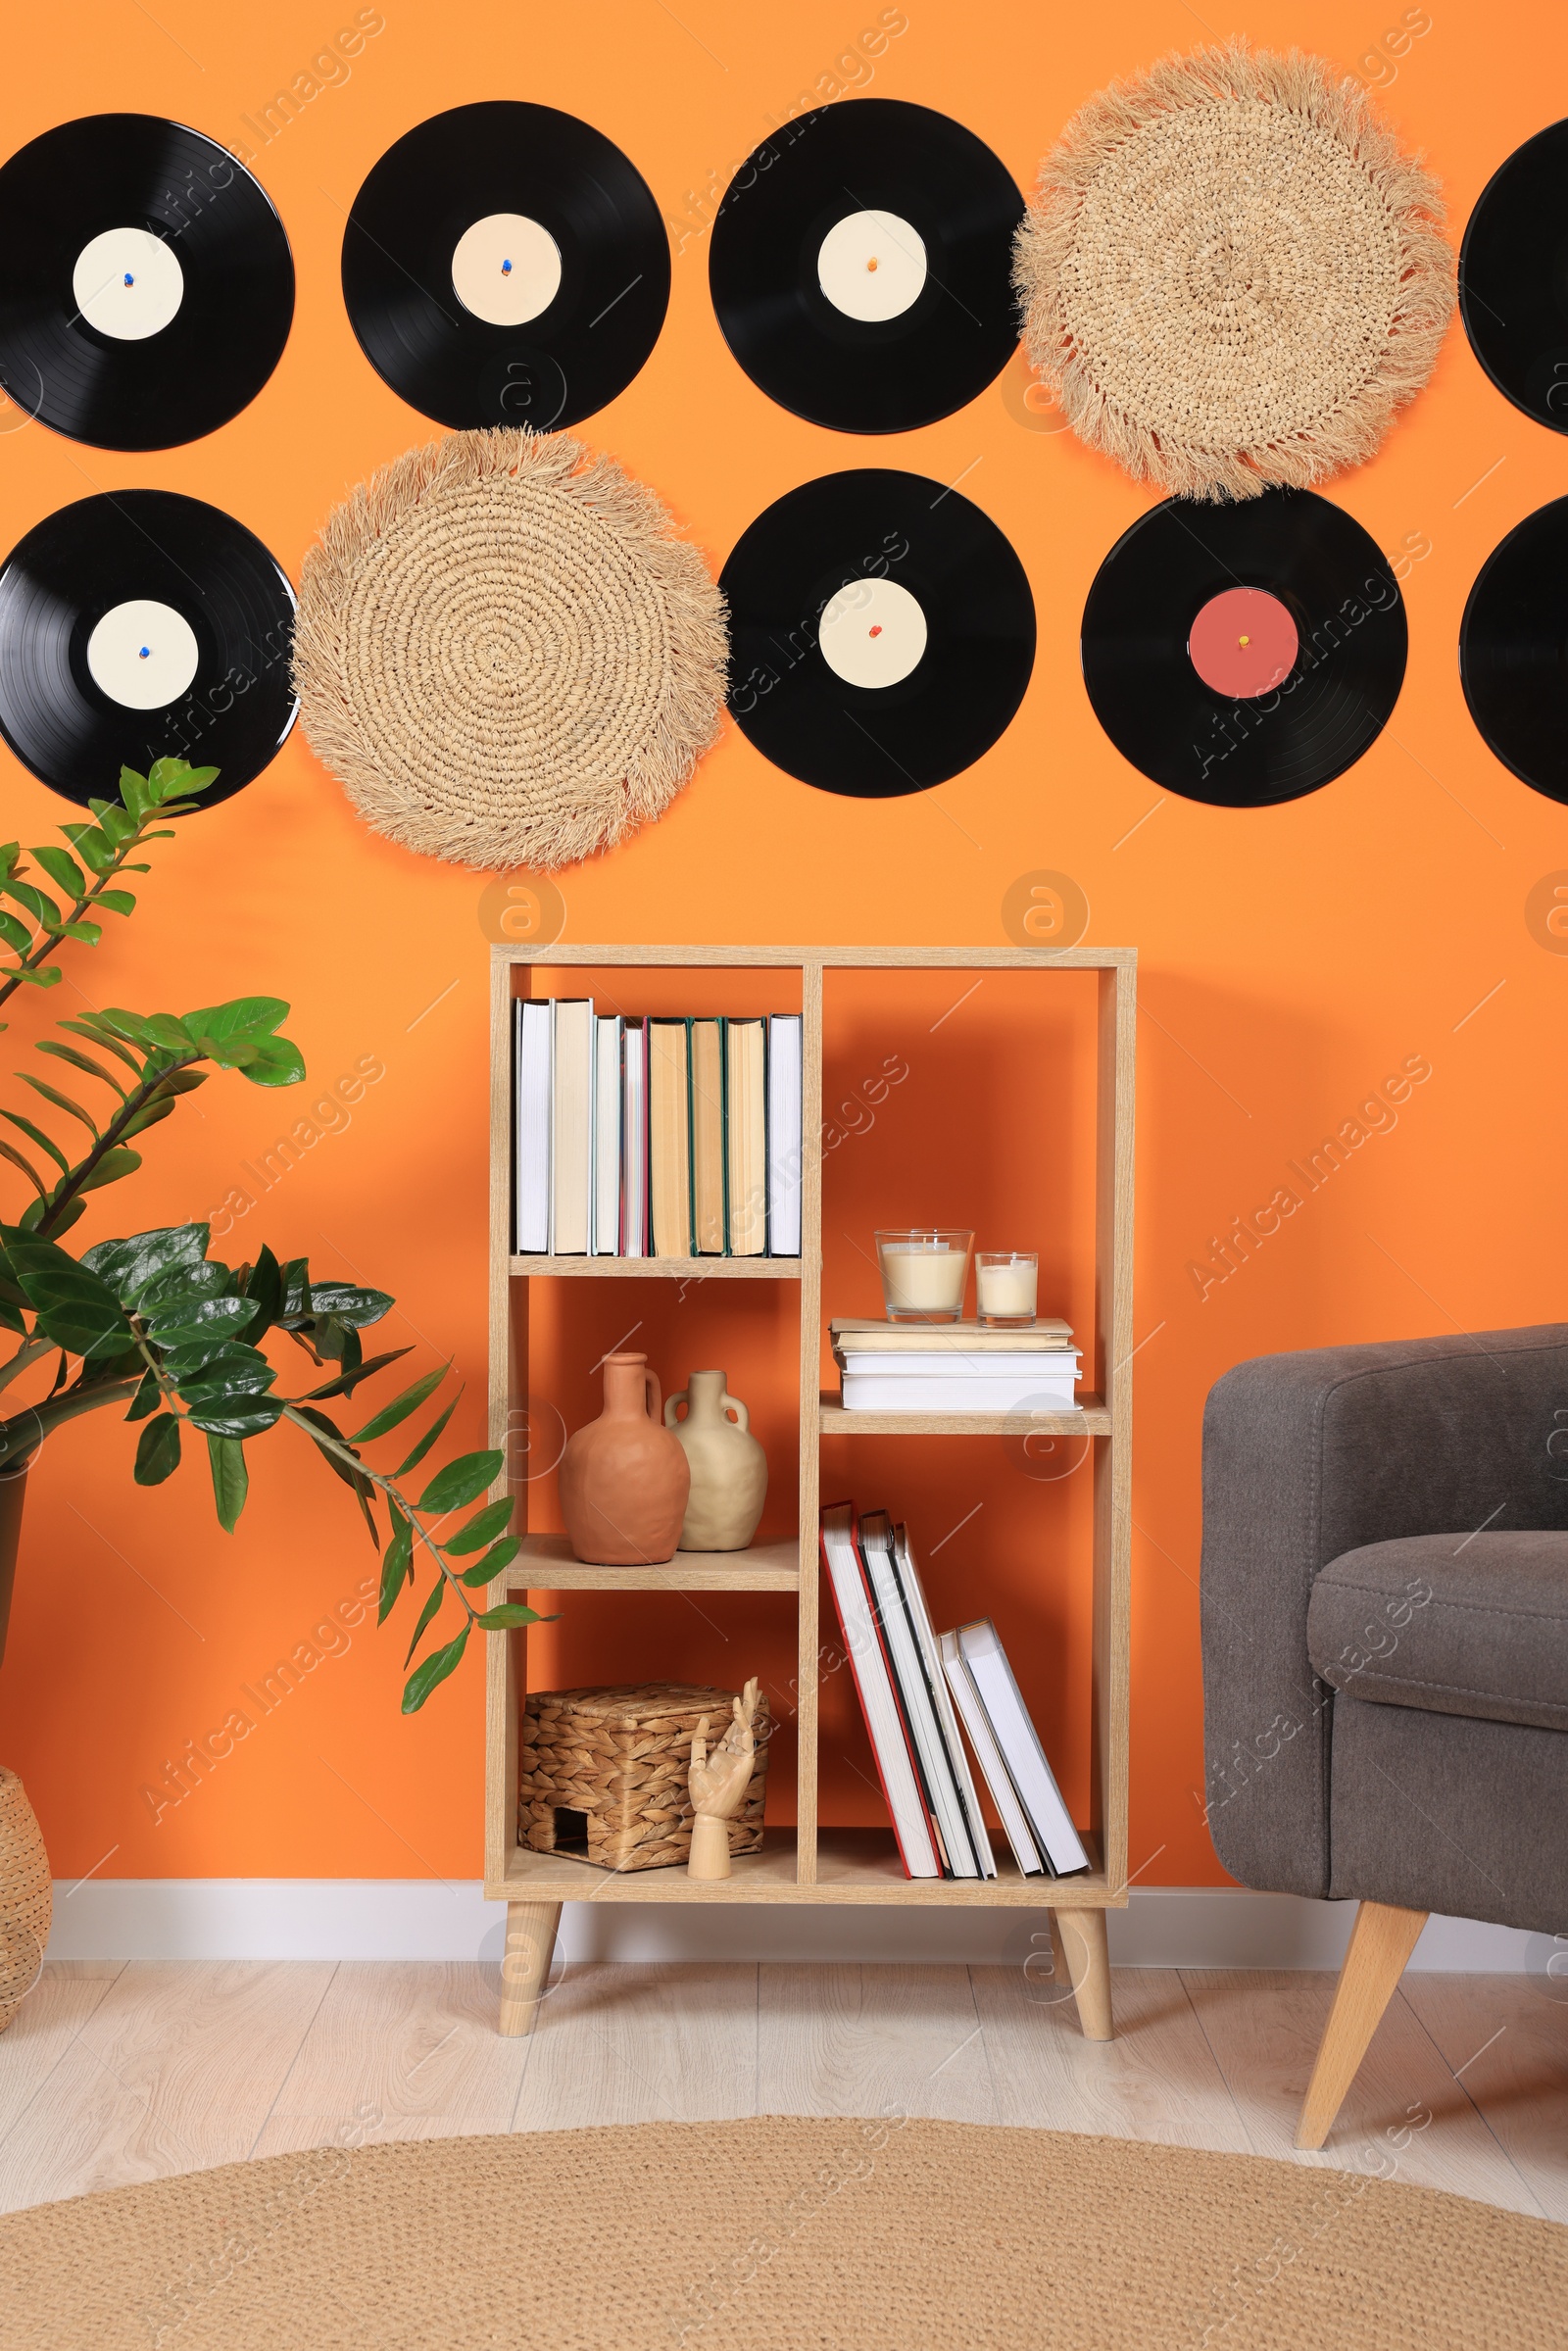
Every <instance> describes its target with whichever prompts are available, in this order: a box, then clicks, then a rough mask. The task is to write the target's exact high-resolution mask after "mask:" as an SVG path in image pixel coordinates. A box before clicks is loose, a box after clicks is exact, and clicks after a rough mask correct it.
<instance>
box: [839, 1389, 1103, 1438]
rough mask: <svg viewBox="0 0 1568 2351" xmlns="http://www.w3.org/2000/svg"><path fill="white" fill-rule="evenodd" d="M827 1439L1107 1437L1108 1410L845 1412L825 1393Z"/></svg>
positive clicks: (1088, 1402) (1094, 1406)
mask: <svg viewBox="0 0 1568 2351" xmlns="http://www.w3.org/2000/svg"><path fill="white" fill-rule="evenodd" d="M818 1410H819V1416H820V1421H821V1430H822V1435H823V1436H824V1437H1029V1436H1036V1437H1108V1436H1109V1435H1110V1433H1111V1427H1110V1410H1109V1407H1108V1406H1107V1404H1106V1403H1105V1400H1104V1398H1103V1396H1093V1395H1090V1396H1085V1397H1084V1399H1083V1402H1082V1403H1081V1404H1075V1405H1074V1406H1073V1407H1072V1409H1071V1410H1070V1411H1066V1412H847V1411H846V1410H845V1409H844V1406H843V1405H842V1404H841V1403H840V1402H839V1400H838V1398H837V1397H836V1396H833V1395H831V1394H828V1395H824V1396H822V1398H821V1401H820V1404H819V1407H818Z"/></svg>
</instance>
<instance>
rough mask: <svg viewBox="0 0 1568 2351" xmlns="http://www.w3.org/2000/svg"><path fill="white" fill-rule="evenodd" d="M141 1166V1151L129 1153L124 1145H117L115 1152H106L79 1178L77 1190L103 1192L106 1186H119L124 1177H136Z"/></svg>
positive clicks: (79, 1191) (81, 1191) (80, 1191)
mask: <svg viewBox="0 0 1568 2351" xmlns="http://www.w3.org/2000/svg"><path fill="white" fill-rule="evenodd" d="M140 1165H141V1153H140V1151H127V1150H126V1149H125V1147H124V1145H123V1143H117V1144H116V1145H115V1146H114V1148H113V1150H111V1151H105V1152H104V1155H103V1157H102V1158H101V1159H99V1160H97V1161H95V1163H94V1164H93V1165H92V1166H91V1167H89V1168H88V1170H87V1173H86V1174H85V1175H84V1176H81V1177H80V1178H78V1180H77V1183H76V1190H77V1192H78V1193H83V1192H101V1191H102V1190H103V1188H104V1186H105V1185H106V1184H118V1183H119V1181H120V1179H121V1177H122V1176H128V1175H134V1174H135V1172H136V1170H137V1168H138V1167H139V1166H140Z"/></svg>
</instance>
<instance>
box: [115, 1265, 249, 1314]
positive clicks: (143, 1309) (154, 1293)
mask: <svg viewBox="0 0 1568 2351" xmlns="http://www.w3.org/2000/svg"><path fill="white" fill-rule="evenodd" d="M233 1279H234V1277H233V1275H232V1274H231V1273H230V1272H229V1270H228V1267H227V1266H226V1265H224V1264H222V1263H221V1261H220V1259H219V1258H217V1257H204V1258H203V1259H202V1261H201V1263H200V1264H199V1265H176V1266H175V1267H174V1269H173V1271H172V1273H161V1274H160V1275H159V1276H158V1279H157V1280H156V1281H155V1282H149V1283H148V1284H147V1286H146V1288H145V1289H144V1290H143V1291H142V1292H141V1293H140V1295H139V1297H138V1298H137V1299H136V1311H137V1312H138V1313H139V1314H145V1315H147V1316H149V1317H150V1318H151V1319H152V1320H154V1321H163V1322H168V1321H171V1320H172V1315H171V1314H170V1308H171V1307H172V1305H173V1304H174V1302H175V1300H176V1299H180V1298H183V1299H184V1300H186V1301H187V1303H189V1304H191V1305H194V1304H195V1303H196V1300H197V1299H198V1298H221V1297H222V1296H223V1295H224V1293H225V1292H227V1291H228V1290H229V1289H230V1288H231V1287H232V1284H233Z"/></svg>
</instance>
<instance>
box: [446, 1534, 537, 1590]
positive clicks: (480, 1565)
mask: <svg viewBox="0 0 1568 2351" xmlns="http://www.w3.org/2000/svg"><path fill="white" fill-rule="evenodd" d="M521 1548H522V1537H521V1536H520V1535H503V1536H502V1538H501V1541H500V1542H499V1543H492V1544H491V1545H490V1548H489V1549H488V1550H487V1551H486V1553H485V1555H484V1557H483V1558H482V1559H478V1560H476V1561H475V1562H474V1564H473V1566H472V1567H466V1568H465V1569H464V1571H463V1573H462V1575H461V1576H460V1577H459V1578H458V1581H459V1583H460V1584H466V1585H467V1587H468V1589H469V1591H470V1592H472V1591H475V1590H476V1589H477V1588H478V1586H479V1585H481V1584H489V1583H492V1582H494V1580H495V1578H496V1577H497V1576H499V1575H500V1573H501V1571H502V1569H503V1568H504V1567H510V1566H511V1565H512V1562H513V1561H514V1559H515V1557H516V1556H517V1553H518V1552H519V1551H520V1550H521Z"/></svg>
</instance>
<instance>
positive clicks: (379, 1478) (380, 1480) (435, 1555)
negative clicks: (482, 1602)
mask: <svg viewBox="0 0 1568 2351" xmlns="http://www.w3.org/2000/svg"><path fill="white" fill-rule="evenodd" d="M283 1418H284V1419H285V1420H291V1421H292V1422H293V1423H294V1425H295V1427H296V1428H298V1429H303V1430H304V1431H305V1434H306V1436H307V1437H308V1438H309V1439H310V1441H311V1443H312V1444H313V1445H319V1446H320V1448H321V1450H322V1452H323V1453H335V1454H336V1455H337V1457H338V1459H339V1460H340V1461H346V1462H347V1463H348V1465H349V1467H350V1469H355V1470H358V1471H359V1473H360V1476H361V1477H362V1478H368V1479H369V1481H370V1483H371V1485H372V1486H378V1487H379V1488H380V1489H381V1492H382V1493H383V1494H386V1495H388V1496H389V1497H390V1499H391V1500H393V1501H395V1502H396V1503H397V1505H398V1508H399V1509H400V1510H401V1511H402V1512H403V1513H404V1515H405V1516H406V1517H407V1519H408V1522H409V1524H410V1526H411V1527H412V1528H413V1529H414V1532H415V1534H416V1535H417V1537H418V1539H419V1541H420V1542H421V1543H423V1545H424V1547H425V1549H426V1550H427V1551H428V1552H429V1554H430V1556H431V1558H432V1559H433V1560H434V1561H435V1563H436V1566H437V1567H438V1568H439V1569H440V1570H441V1573H442V1574H443V1575H444V1576H445V1578H446V1580H447V1582H448V1583H449V1584H450V1585H451V1587H452V1589H453V1591H454V1592H456V1593H457V1595H458V1597H459V1599H460V1600H461V1601H462V1602H463V1606H464V1610H465V1612H466V1616H467V1619H468V1623H469V1625H470V1626H471V1625H472V1624H473V1623H474V1622H475V1621H476V1619H477V1617H478V1614H479V1611H478V1610H477V1608H475V1607H474V1605H473V1602H472V1601H471V1600H470V1599H469V1597H468V1594H467V1592H466V1589H465V1587H464V1585H463V1583H462V1581H461V1579H460V1578H459V1577H458V1576H457V1575H456V1574H455V1573H454V1571H453V1570H452V1569H451V1568H450V1567H448V1565H447V1563H446V1560H445V1558H444V1557H443V1556H442V1553H441V1550H440V1548H439V1546H438V1545H437V1544H436V1543H433V1542H432V1541H431V1539H430V1537H429V1536H428V1535H427V1534H426V1533H425V1531H424V1528H423V1526H422V1525H421V1523H420V1521H419V1516H418V1513H417V1510H416V1509H415V1507H414V1505H413V1503H412V1502H411V1501H410V1500H409V1498H408V1496H407V1495H406V1494H403V1493H402V1492H401V1491H400V1489H399V1488H398V1487H397V1486H396V1485H394V1483H393V1481H392V1480H391V1479H390V1478H388V1477H384V1476H383V1475H382V1473H381V1472H380V1470H378V1469H371V1468H370V1467H369V1465H368V1463H367V1462H365V1461H362V1460H361V1459H360V1456H359V1455H358V1453H356V1452H353V1451H351V1449H350V1448H349V1446H347V1445H334V1444H333V1442H332V1440H331V1439H330V1438H329V1437H323V1436H322V1435H321V1432H320V1430H319V1428H317V1427H316V1425H315V1423H314V1422H313V1421H309V1420H307V1419H306V1417H305V1415H304V1413H303V1412H296V1411H295V1409H294V1407H293V1405H292V1404H285V1405H284V1406H283Z"/></svg>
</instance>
